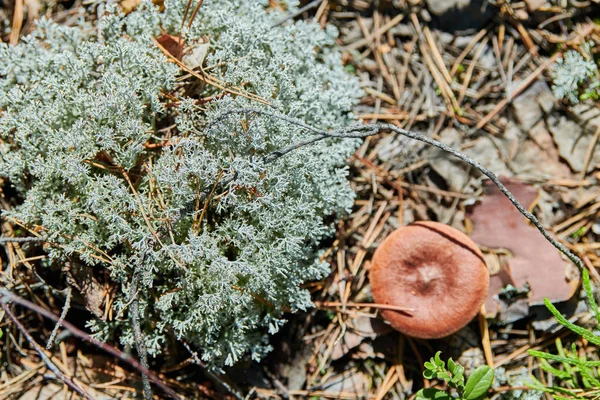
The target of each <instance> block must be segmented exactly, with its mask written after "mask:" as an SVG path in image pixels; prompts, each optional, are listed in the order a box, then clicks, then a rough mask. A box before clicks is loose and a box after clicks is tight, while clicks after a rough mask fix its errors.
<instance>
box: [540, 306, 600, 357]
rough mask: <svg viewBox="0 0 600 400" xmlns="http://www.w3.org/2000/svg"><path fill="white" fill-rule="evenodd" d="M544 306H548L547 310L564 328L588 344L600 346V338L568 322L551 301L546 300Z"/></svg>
mask: <svg viewBox="0 0 600 400" xmlns="http://www.w3.org/2000/svg"><path fill="white" fill-rule="evenodd" d="M544 304H545V305H546V308H548V310H549V311H550V312H551V313H552V315H554V318H556V320H557V321H558V323H559V324H561V325H562V326H564V327H565V328H567V329H570V330H572V331H573V332H575V333H576V334H578V335H579V336H581V337H582V338H584V339H585V340H587V341H588V342H590V343H593V344H595V345H596V346H600V338H599V337H598V336H596V335H594V334H593V333H592V332H590V331H588V330H587V329H585V328H582V327H580V326H577V325H575V324H573V323H571V322H569V320H567V319H566V318H565V317H563V315H562V314H561V313H560V311H558V310H557V309H556V307H554V305H553V304H552V303H551V302H550V300H548V299H544Z"/></svg>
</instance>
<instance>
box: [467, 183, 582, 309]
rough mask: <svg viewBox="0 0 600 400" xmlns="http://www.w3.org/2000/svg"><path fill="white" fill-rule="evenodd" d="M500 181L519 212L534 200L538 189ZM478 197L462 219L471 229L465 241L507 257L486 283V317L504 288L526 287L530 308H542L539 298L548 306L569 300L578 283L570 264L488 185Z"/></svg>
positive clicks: (497, 303) (497, 306)
mask: <svg viewBox="0 0 600 400" xmlns="http://www.w3.org/2000/svg"><path fill="white" fill-rule="evenodd" d="M501 180H502V182H503V183H504V185H506V187H507V188H508V190H510V191H511V192H512V193H513V194H514V196H515V198H516V199H517V200H518V201H519V202H520V203H521V204H523V206H525V207H531V206H532V205H533V204H534V202H535V201H536V199H537V198H538V195H539V193H538V190H537V189H536V188H534V187H532V186H529V185H526V184H524V183H522V182H520V181H518V180H515V179H507V178H502V179H501ZM484 192H485V197H484V198H483V200H482V201H481V202H480V203H478V204H476V205H475V206H474V207H473V208H472V210H470V211H469V213H468V214H467V217H468V218H469V219H470V220H471V222H472V225H473V231H472V234H471V238H472V239H473V240H474V241H475V242H476V243H478V244H479V245H480V246H485V247H487V248H489V249H505V250H507V251H508V252H509V253H510V255H509V256H508V258H507V261H506V265H505V266H504V269H501V270H500V272H499V273H497V274H495V275H493V276H492V278H491V282H490V288H491V289H492V288H493V289H494V290H495V291H492V290H490V293H489V295H488V300H487V302H486V309H487V310H488V311H489V312H491V313H492V314H493V313H494V311H497V310H498V308H499V307H500V302H499V301H498V299H497V296H494V295H497V294H498V292H497V290H498V288H501V287H504V286H505V285H506V284H509V283H510V284H512V285H513V286H515V287H516V288H517V289H522V288H524V287H525V286H526V285H529V293H528V298H527V299H528V303H529V305H530V306H533V305H539V304H542V303H543V300H544V298H548V299H550V301H552V302H561V301H566V300H568V299H569V298H571V297H572V296H573V295H574V294H575V291H576V290H577V287H578V284H579V275H578V273H577V272H576V270H574V269H573V267H572V265H571V264H570V263H568V262H566V261H565V260H563V259H562V258H561V256H560V254H559V253H558V251H557V250H556V249H555V248H554V247H553V246H552V245H551V244H550V243H548V242H547V241H546V239H544V237H543V236H542V235H541V234H540V232H539V231H538V230H537V229H536V228H535V227H533V226H531V225H529V223H528V221H527V220H526V218H525V217H523V216H522V215H521V214H520V213H519V211H517V210H516V209H515V207H514V206H513V205H512V204H511V203H510V201H509V200H508V199H507V198H506V197H505V196H504V195H503V194H502V193H501V192H500V191H499V190H498V188H497V187H496V186H495V185H494V184H493V183H492V182H491V181H487V182H486V183H484ZM502 271H504V272H502ZM494 297H496V298H494Z"/></svg>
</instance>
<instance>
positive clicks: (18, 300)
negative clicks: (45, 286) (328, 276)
mask: <svg viewBox="0 0 600 400" xmlns="http://www.w3.org/2000/svg"><path fill="white" fill-rule="evenodd" d="M0 295H1V296H2V298H0V305H1V306H2V308H4V307H5V305H6V303H7V302H13V303H15V304H18V305H20V306H23V307H25V308H28V309H30V310H31V311H33V312H35V313H37V314H40V315H42V316H44V317H46V318H48V319H50V320H52V321H55V322H57V321H58V320H59V317H57V316H56V315H54V314H53V313H51V312H50V311H48V310H46V309H45V308H43V307H40V306H38V305H36V304H33V303H32V302H30V301H28V300H25V299H24V298H22V297H20V296H18V295H16V294H14V293H13V292H11V291H10V290H8V289H6V288H0ZM62 325H63V327H64V328H65V329H67V330H68V331H69V332H71V333H72V334H73V336H75V337H78V338H79V339H81V340H83V341H86V342H88V343H91V344H93V345H94V346H96V347H98V348H100V349H102V350H104V351H105V352H107V353H108V354H110V355H112V356H113V357H116V358H118V359H120V360H122V361H124V362H126V363H127V364H129V365H130V366H131V367H133V368H134V369H136V370H137V371H139V372H140V373H142V374H146V375H148V378H150V380H151V381H152V382H154V384H155V385H156V386H158V387H159V388H161V389H162V390H163V391H164V392H165V393H167V394H168V395H169V396H170V397H172V398H173V399H180V397H179V396H178V395H177V393H175V392H174V391H173V389H171V388H170V387H168V386H167V385H165V384H164V383H163V382H162V381H161V380H160V379H159V378H158V377H157V376H156V375H155V374H154V373H153V372H152V371H150V370H149V369H148V368H145V367H144V366H143V365H142V364H140V363H139V362H138V361H137V360H136V359H134V358H132V357H131V356H129V355H127V354H125V353H123V352H122V351H120V350H118V349H115V348H114V347H111V346H109V345H107V344H106V343H102V342H101V341H99V340H98V339H95V338H94V337H92V336H90V335H88V334H87V333H85V332H84V331H82V330H81V329H79V328H77V327H76V326H75V325H73V324H71V323H70V322H67V321H63V323H62Z"/></svg>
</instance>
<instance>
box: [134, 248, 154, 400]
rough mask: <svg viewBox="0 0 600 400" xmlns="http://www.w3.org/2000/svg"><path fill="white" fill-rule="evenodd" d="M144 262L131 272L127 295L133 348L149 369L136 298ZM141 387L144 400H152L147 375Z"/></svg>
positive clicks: (143, 377) (143, 376)
mask: <svg viewBox="0 0 600 400" xmlns="http://www.w3.org/2000/svg"><path fill="white" fill-rule="evenodd" d="M144 260H145V257H143V258H142V261H141V262H140V264H139V265H138V267H137V268H136V270H135V271H134V272H133V277H132V278H131V287H130V289H129V293H130V296H131V325H132V326H133V333H134V335H135V348H136V350H137V353H138V355H139V356H140V363H141V364H142V365H143V366H144V368H146V369H150V368H149V367H148V349H147V348H146V341H145V340H144V336H143V335H142V329H141V328H140V304H139V300H138V296H137V294H138V278H139V274H140V268H141V267H142V265H143V263H144ZM142 387H143V390H144V398H145V399H146V400H152V387H151V386H150V380H149V379H148V375H146V374H144V373H142Z"/></svg>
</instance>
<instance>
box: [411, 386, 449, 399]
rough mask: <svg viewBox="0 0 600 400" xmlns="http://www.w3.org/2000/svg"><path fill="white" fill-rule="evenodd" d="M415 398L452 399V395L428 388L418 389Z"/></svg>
mask: <svg viewBox="0 0 600 400" xmlns="http://www.w3.org/2000/svg"><path fill="white" fill-rule="evenodd" d="M415 400H452V397H450V395H449V394H448V393H446V392H444V391H442V390H439V389H434V388H428V389H421V390H419V391H418V392H417V396H416V397H415Z"/></svg>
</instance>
